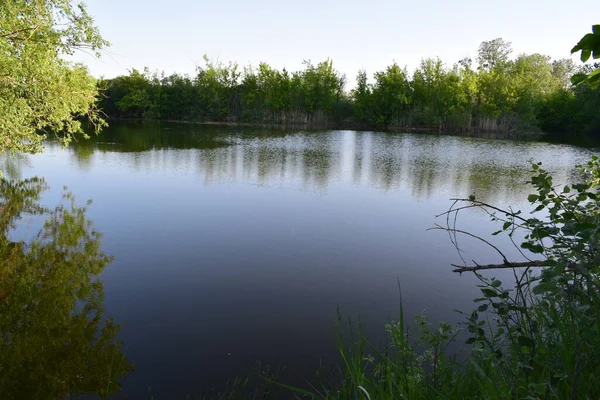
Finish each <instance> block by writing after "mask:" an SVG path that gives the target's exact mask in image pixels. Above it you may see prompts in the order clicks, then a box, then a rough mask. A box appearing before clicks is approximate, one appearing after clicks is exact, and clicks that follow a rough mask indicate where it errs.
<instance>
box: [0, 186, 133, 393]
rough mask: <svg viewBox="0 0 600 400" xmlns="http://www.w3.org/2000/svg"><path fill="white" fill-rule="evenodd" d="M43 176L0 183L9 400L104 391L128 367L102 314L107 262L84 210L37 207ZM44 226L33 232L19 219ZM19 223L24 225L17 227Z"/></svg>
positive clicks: (3, 347)
mask: <svg viewBox="0 0 600 400" xmlns="http://www.w3.org/2000/svg"><path fill="white" fill-rule="evenodd" d="M45 189H46V186H45V183H44V181H43V180H42V179H39V178H32V179H28V180H24V181H8V180H0V260H2V267H1V268H0V392H1V393H2V398H6V399H59V398H67V397H70V396H73V395H81V394H97V395H101V396H108V395H110V394H113V393H115V392H117V391H118V390H119V388H120V383H119V381H120V378H122V377H123V376H124V375H125V374H127V373H128V372H129V371H130V370H131V368H132V365H131V364H130V363H129V362H128V361H127V359H126V358H125V357H124V356H123V354H122V353H121V347H122V343H121V342H120V341H119V340H118V339H117V333H118V325H116V324H115V323H114V322H113V321H112V319H110V318H106V317H105V316H104V311H103V296H104V293H103V287H102V282H101V281H100V280H98V278H97V277H98V275H99V274H100V273H101V272H102V270H103V269H104V268H105V267H106V265H107V264H108V263H109V262H110V261H111V257H109V256H107V255H106V254H104V253H103V252H102V250H101V248H100V247H101V246H100V235H99V234H98V233H97V232H96V231H95V230H94V229H93V227H92V224H91V222H90V221H89V220H88V219H87V218H86V207H79V206H76V205H75V204H74V201H73V198H72V197H71V196H70V195H69V194H66V195H65V197H64V199H63V200H64V201H63V203H62V204H60V205H59V206H57V207H56V208H53V209H52V208H46V207H43V206H41V205H40V202H39V199H40V196H41V194H42V192H43V191H44V190H45ZM23 219H25V220H26V221H28V223H29V224H32V223H33V224H37V223H41V224H42V226H41V228H40V229H39V232H38V233H37V234H35V235H33V236H32V237H29V236H31V235H30V234H28V235H25V237H24V238H23V239H21V240H18V239H17V237H18V238H19V239H20V237H21V236H23V235H24V232H23V230H22V224H23V223H22V220H23ZM19 227H21V230H19Z"/></svg>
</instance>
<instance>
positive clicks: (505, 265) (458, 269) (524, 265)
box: [450, 260, 552, 273]
mask: <svg viewBox="0 0 600 400" xmlns="http://www.w3.org/2000/svg"><path fill="white" fill-rule="evenodd" d="M450 265H452V266H453V267H455V269H453V270H452V272H458V273H463V272H475V271H481V270H484V269H505V268H530V267H549V266H551V265H552V264H551V263H550V261H549V260H532V261H523V262H508V261H507V262H504V263H502V264H487V265H475V266H473V267H466V266H461V265H457V264H450Z"/></svg>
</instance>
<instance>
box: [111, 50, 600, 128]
mask: <svg viewBox="0 0 600 400" xmlns="http://www.w3.org/2000/svg"><path fill="white" fill-rule="evenodd" d="M511 52H512V50H511V47H510V43H507V42H506V41H504V40H502V39H494V40H491V41H486V42H483V43H482V44H481V46H480V47H479V51H478V56H477V67H475V66H474V65H473V62H472V60H471V59H468V58H466V59H463V60H461V61H460V62H458V63H457V64H455V65H454V66H452V67H448V66H446V65H445V64H444V63H443V62H442V61H441V60H440V59H437V58H436V59H432V58H429V59H424V60H422V62H421V64H420V66H419V67H418V68H417V69H416V70H415V71H414V72H413V73H412V74H411V73H409V72H408V71H407V70H406V68H401V67H400V66H399V65H398V64H397V63H394V64H392V65H390V66H388V67H387V68H386V69H385V70H383V71H378V72H376V73H375V74H373V76H372V79H370V77H369V76H368V74H367V73H366V71H360V72H359V73H358V76H357V78H356V86H355V87H354V89H353V90H351V91H350V92H349V93H346V92H344V88H345V83H346V78H345V76H343V75H341V74H340V73H338V72H337V71H336V70H335V69H334V68H333V65H332V63H331V61H330V60H327V61H325V62H322V63H319V64H317V65H316V66H315V65H313V64H312V63H310V62H305V69H304V70H302V71H298V72H294V73H290V72H288V71H287V70H285V69H283V70H282V71H279V70H275V69H273V68H271V67H270V66H269V65H268V64H266V63H261V64H260V65H259V66H258V68H251V67H247V68H244V69H243V70H240V68H239V66H238V65H237V64H235V63H230V64H223V63H214V62H211V61H210V60H209V59H208V58H206V57H205V65H204V66H201V67H198V69H197V73H196V75H195V76H193V77H190V76H181V75H178V74H173V75H171V76H164V75H163V74H158V73H151V72H150V71H149V70H148V69H146V70H145V71H144V72H143V73H141V72H139V71H137V70H132V71H131V73H130V74H129V75H127V76H120V77H117V78H114V79H111V80H105V81H102V82H101V83H100V85H101V88H103V89H104V95H105V98H104V99H103V101H102V107H103V109H104V111H105V112H106V113H107V114H108V115H109V116H111V117H121V118H148V119H166V120H187V121H221V122H251V123H276V124H285V123H300V124H309V125H310V124H312V125H327V124H338V125H340V124H348V125H352V124H354V125H358V126H361V125H362V126H380V127H388V128H395V129H422V130H429V131H439V132H442V131H445V132H447V131H450V132H452V131H487V132H503V133H508V134H517V133H523V132H536V131H540V130H542V131H545V132H556V133H562V134H564V135H567V134H579V133H599V132H600V121H599V120H598V117H597V116H598V115H600V89H597V88H593V87H592V86H590V85H589V84H587V83H586V84H584V85H580V86H578V87H577V88H571V83H570V78H571V76H572V75H573V74H574V73H576V72H579V73H584V72H585V70H586V69H588V70H590V71H588V72H591V70H592V69H593V67H589V66H588V67H585V68H584V69H582V70H581V71H579V69H578V68H576V67H575V65H574V63H573V62H572V61H571V60H570V59H563V60H551V59H550V58H549V57H547V56H543V55H541V54H521V55H518V56H517V57H515V58H510V56H511Z"/></svg>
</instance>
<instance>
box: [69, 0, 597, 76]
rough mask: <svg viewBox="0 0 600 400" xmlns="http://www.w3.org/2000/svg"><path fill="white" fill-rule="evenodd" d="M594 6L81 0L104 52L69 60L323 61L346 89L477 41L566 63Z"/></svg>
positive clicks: (557, 1) (138, 63) (487, 0)
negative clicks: (502, 43)
mask: <svg viewBox="0 0 600 400" xmlns="http://www.w3.org/2000/svg"><path fill="white" fill-rule="evenodd" d="M597 1H598V0H577V2H576V3H577V6H576V7H574V4H575V3H574V2H570V1H566V0H543V1H540V0H505V1H497V0H496V1H494V0H452V1H451V0H447V1H442V0H437V1H433V0H410V1H406V0H370V1H364V0H363V1H357V0H343V1H342V0H304V1H297V0H296V1H290V0H287V1H286V0H279V1H277V0H212V1H207V0H196V1H194V0H169V1H164V0H161V1H159V0H85V3H86V4H87V5H88V11H89V13H90V14H91V15H92V17H93V18H94V20H95V23H96V25H97V26H98V27H99V28H100V31H101V33H102V35H103V36H104V38H105V39H107V40H108V41H110V42H111V47H110V48H108V49H106V50H105V51H104V52H103V57H102V59H100V60H96V59H94V58H93V57H92V56H90V55H87V54H84V53H79V54H78V55H76V57H75V60H76V61H78V62H83V63H84V64H86V65H87V66H88V67H89V69H90V72H91V73H92V75H94V76H96V77H100V76H104V77H106V78H112V77H115V76H117V75H123V74H127V73H128V71H129V70H130V69H132V68H136V69H139V70H141V69H143V68H144V67H149V68H150V69H151V70H158V71H164V72H165V73H166V74H171V73H174V72H177V73H181V74H194V71H195V66H196V65H199V64H202V62H203V61H202V56H203V55H204V54H206V55H208V57H209V58H211V59H215V60H216V59H218V60H220V61H223V62H229V61H233V62H237V63H238V64H240V65H241V66H245V65H249V64H251V65H255V66H256V65H258V63H259V62H261V61H264V62H267V63H268V64H270V65H271V66H272V67H275V68H283V67H286V68H287V69H288V70H290V71H295V70H300V69H302V61H303V60H311V61H313V62H315V63H317V62H320V61H323V60H325V59H327V58H331V59H332V60H333V64H334V67H335V68H336V69H337V70H338V71H340V72H342V73H345V74H347V76H348V78H349V83H350V85H351V86H352V85H353V84H354V79H355V77H356V73H357V72H358V70H360V69H365V70H366V71H367V73H368V75H369V76H372V74H373V73H374V72H376V71H380V70H383V69H384V68H385V67H386V66H387V65H390V64H391V63H393V62H397V63H398V64H399V65H400V66H402V67H404V66H406V67H407V68H408V70H409V71H412V70H414V68H416V67H417V66H418V65H419V62H420V60H421V59H423V58H425V57H436V56H439V57H440V58H441V59H442V60H443V61H444V62H445V63H446V64H447V65H448V66H451V65H452V64H454V63H455V62H457V61H458V60H460V59H462V58H464V57H467V56H469V57H471V58H473V60H475V58H476V55H477V48H478V47H479V44H480V43H481V42H482V41H484V40H491V39H494V38H497V37H502V38H504V39H505V40H508V41H510V42H512V46H513V49H514V54H519V53H542V54H545V55H549V56H551V57H552V58H565V57H570V55H569V52H570V50H571V48H572V47H573V46H574V45H575V43H577V41H578V40H579V39H580V38H581V37H582V36H583V35H584V34H586V33H588V32H590V31H591V26H592V25H593V24H594V23H600V15H599V14H598V13H595V11H597V10H598V7H597Z"/></svg>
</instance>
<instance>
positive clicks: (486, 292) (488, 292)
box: [481, 288, 498, 298]
mask: <svg viewBox="0 0 600 400" xmlns="http://www.w3.org/2000/svg"><path fill="white" fill-rule="evenodd" d="M481 292H482V293H483V295H484V296H485V297H488V298H490V297H498V293H496V291H495V290H492V289H489V288H483V289H481Z"/></svg>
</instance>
